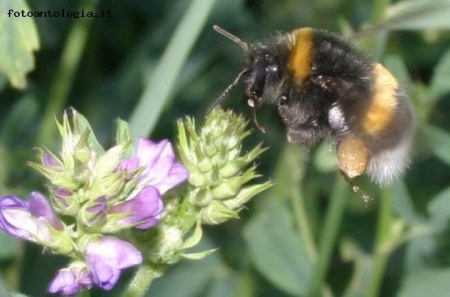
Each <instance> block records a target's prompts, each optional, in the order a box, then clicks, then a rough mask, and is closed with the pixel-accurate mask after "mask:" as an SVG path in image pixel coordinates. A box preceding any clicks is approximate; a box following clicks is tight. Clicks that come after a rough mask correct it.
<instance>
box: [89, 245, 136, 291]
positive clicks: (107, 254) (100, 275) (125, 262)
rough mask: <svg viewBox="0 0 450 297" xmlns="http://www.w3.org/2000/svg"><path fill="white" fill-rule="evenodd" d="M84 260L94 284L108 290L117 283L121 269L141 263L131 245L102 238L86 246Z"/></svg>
mask: <svg viewBox="0 0 450 297" xmlns="http://www.w3.org/2000/svg"><path fill="white" fill-rule="evenodd" d="M86 260H87V264H88V267H89V270H90V271H91V273H92V277H93V280H94V283H95V284H97V285H98V286H99V287H101V288H103V289H105V290H110V289H111V288H112V287H114V285H115V284H116V283H117V281H118V279H119V277H120V273H121V269H124V268H128V267H130V266H135V265H138V264H140V263H142V255H141V253H140V252H139V251H138V250H137V249H136V248H135V247H134V246H133V245H132V244H131V243H128V242H126V241H123V240H120V239H117V238H115V237H111V236H104V237H102V238H101V239H100V240H99V241H95V242H90V243H89V244H88V245H87V247H86Z"/></svg>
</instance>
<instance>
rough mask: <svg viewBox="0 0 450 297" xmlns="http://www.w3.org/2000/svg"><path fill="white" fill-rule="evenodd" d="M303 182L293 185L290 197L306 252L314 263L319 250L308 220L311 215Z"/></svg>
mask: <svg viewBox="0 0 450 297" xmlns="http://www.w3.org/2000/svg"><path fill="white" fill-rule="evenodd" d="M301 184H302V181H298V185H299V186H298V187H292V194H291V195H289V197H290V200H291V203H292V206H293V211H294V220H295V224H296V226H297V229H298V230H299V233H300V235H301V237H302V238H303V241H304V242H305V247H306V252H307V253H308V256H309V257H310V258H311V260H312V262H313V263H314V262H315V261H316V259H317V250H316V245H315V243H314V237H313V235H312V230H311V225H310V223H309V220H308V218H309V217H310V215H309V214H308V211H307V210H306V205H305V197H304V195H303V194H302V188H301Z"/></svg>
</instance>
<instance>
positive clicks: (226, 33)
mask: <svg viewBox="0 0 450 297" xmlns="http://www.w3.org/2000/svg"><path fill="white" fill-rule="evenodd" d="M213 29H214V30H216V32H217V33H219V34H222V35H223V36H225V37H226V38H228V39H230V40H232V41H233V42H235V43H237V44H239V45H240V46H241V47H242V48H243V49H244V50H245V51H246V50H248V45H247V43H245V42H244V41H242V40H241V39H240V38H239V37H237V36H234V35H233V34H231V33H230V32H228V31H226V30H225V29H223V28H221V27H219V26H217V25H214V26H213Z"/></svg>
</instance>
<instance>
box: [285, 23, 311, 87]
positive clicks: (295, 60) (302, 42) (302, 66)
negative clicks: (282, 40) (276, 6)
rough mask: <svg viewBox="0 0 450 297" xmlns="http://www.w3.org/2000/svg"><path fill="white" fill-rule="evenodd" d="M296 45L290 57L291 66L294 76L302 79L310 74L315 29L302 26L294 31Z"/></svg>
mask: <svg viewBox="0 0 450 297" xmlns="http://www.w3.org/2000/svg"><path fill="white" fill-rule="evenodd" d="M292 35H293V38H294V40H295V43H294V47H293V48H292V51H291V56H290V58H289V68H290V69H291V70H292V72H293V73H294V76H295V77H296V78H298V79H300V80H304V79H306V78H307V77H308V76H309V74H310V69H311V63H312V56H313V46H314V45H313V30H312V29H311V28H301V29H298V30H295V31H294V32H293V33H292Z"/></svg>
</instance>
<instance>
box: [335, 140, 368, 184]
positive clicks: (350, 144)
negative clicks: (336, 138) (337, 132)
mask: <svg viewBox="0 0 450 297" xmlns="http://www.w3.org/2000/svg"><path fill="white" fill-rule="evenodd" d="M337 161H338V164H339V168H340V169H341V170H342V171H343V172H344V173H345V175H346V176H347V177H348V178H350V179H353V178H355V177H357V176H360V175H362V174H363V173H364V171H366V168H367V164H368V163H369V152H368V149H367V145H366V143H365V142H364V141H363V140H362V139H361V138H359V137H356V136H355V135H353V134H349V135H347V136H345V137H344V138H343V139H342V140H341V141H340V142H339V144H338V147H337Z"/></svg>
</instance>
